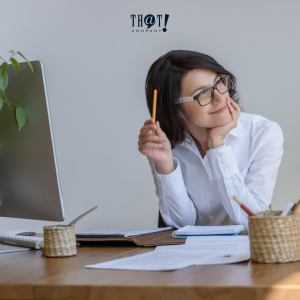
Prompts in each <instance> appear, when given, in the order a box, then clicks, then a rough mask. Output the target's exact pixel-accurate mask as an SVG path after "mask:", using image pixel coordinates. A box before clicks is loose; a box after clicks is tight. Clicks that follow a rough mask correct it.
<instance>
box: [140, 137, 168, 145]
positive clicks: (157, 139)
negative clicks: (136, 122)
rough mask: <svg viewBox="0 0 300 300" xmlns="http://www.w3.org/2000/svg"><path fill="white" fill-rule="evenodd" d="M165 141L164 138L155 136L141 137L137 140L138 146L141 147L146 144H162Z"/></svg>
mask: <svg viewBox="0 0 300 300" xmlns="http://www.w3.org/2000/svg"><path fill="white" fill-rule="evenodd" d="M166 141H167V139H166V138H163V137H160V136H156V135H149V136H142V137H140V139H139V145H143V144H145V143H148V142H155V143H164V142H166Z"/></svg>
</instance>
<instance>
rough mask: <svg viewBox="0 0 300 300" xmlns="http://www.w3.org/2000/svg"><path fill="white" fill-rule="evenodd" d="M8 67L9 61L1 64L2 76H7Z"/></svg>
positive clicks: (0, 71) (0, 72)
mask: <svg viewBox="0 0 300 300" xmlns="http://www.w3.org/2000/svg"><path fill="white" fill-rule="evenodd" d="M6 67H7V63H6V62H4V63H2V65H1V67H0V74H1V76H2V77H4V76H5V73H6Z"/></svg>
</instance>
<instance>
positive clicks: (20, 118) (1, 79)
mask: <svg viewBox="0 0 300 300" xmlns="http://www.w3.org/2000/svg"><path fill="white" fill-rule="evenodd" d="M8 53H12V56H11V57H10V58H9V60H8V61H7V62H6V61H5V60H4V59H3V58H2V57H1V56H0V63H1V60H2V61H3V62H2V64H1V66H0V111H1V109H2V107H3V102H5V103H6V104H7V106H8V107H9V109H10V111H11V112H12V114H13V117H14V119H15V122H16V124H17V126H18V127H19V131H20V130H21V128H22V127H23V126H24V124H25V122H26V113H25V111H24V109H23V108H22V107H21V106H20V105H18V104H15V103H13V102H11V101H9V100H8V99H7V97H6V96H5V93H4V91H5V89H6V88H7V85H8V74H7V73H6V67H7V65H8V63H9V61H10V62H11V63H12V65H13V66H14V67H15V69H16V70H17V71H18V70H19V69H20V65H19V63H18V62H17V60H16V59H14V58H13V56H14V55H15V54H19V55H21V56H22V57H23V58H24V59H25V60H26V61H27V63H28V65H29V67H30V68H31V71H32V72H33V68H32V65H31V63H30V62H29V61H28V60H27V58H26V57H25V56H24V55H23V54H22V53H21V52H19V51H18V52H15V51H14V50H10V51H8Z"/></svg>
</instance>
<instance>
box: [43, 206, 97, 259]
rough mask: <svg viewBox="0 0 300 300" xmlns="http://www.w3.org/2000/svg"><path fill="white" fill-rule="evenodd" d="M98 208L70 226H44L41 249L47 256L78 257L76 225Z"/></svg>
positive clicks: (81, 216) (77, 219)
mask: <svg viewBox="0 0 300 300" xmlns="http://www.w3.org/2000/svg"><path fill="white" fill-rule="evenodd" d="M97 207H98V206H95V207H93V208H92V209H90V210H88V211H87V212H85V213H84V214H82V215H80V216H79V217H77V218H76V219H75V220H73V221H72V222H71V223H70V224H68V225H53V226H44V240H42V241H41V242H40V247H41V250H42V252H44V253H45V256H48V257H65V256H73V255H76V253H77V248H76V235H75V223H77V222H78V221H79V220H81V219H82V218H83V217H85V216H86V215H88V214H89V213H90V212H92V211H94V210H95V209H96V208H97Z"/></svg>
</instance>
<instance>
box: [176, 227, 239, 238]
mask: <svg viewBox="0 0 300 300" xmlns="http://www.w3.org/2000/svg"><path fill="white" fill-rule="evenodd" d="M242 231H244V225H223V226H190V225H188V226H185V227H182V228H180V229H178V230H176V231H174V232H173V233H172V236H173V237H174V238H185V237H188V236H197V235H199V236H202V235H238V234H239V233H240V232H242Z"/></svg>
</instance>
